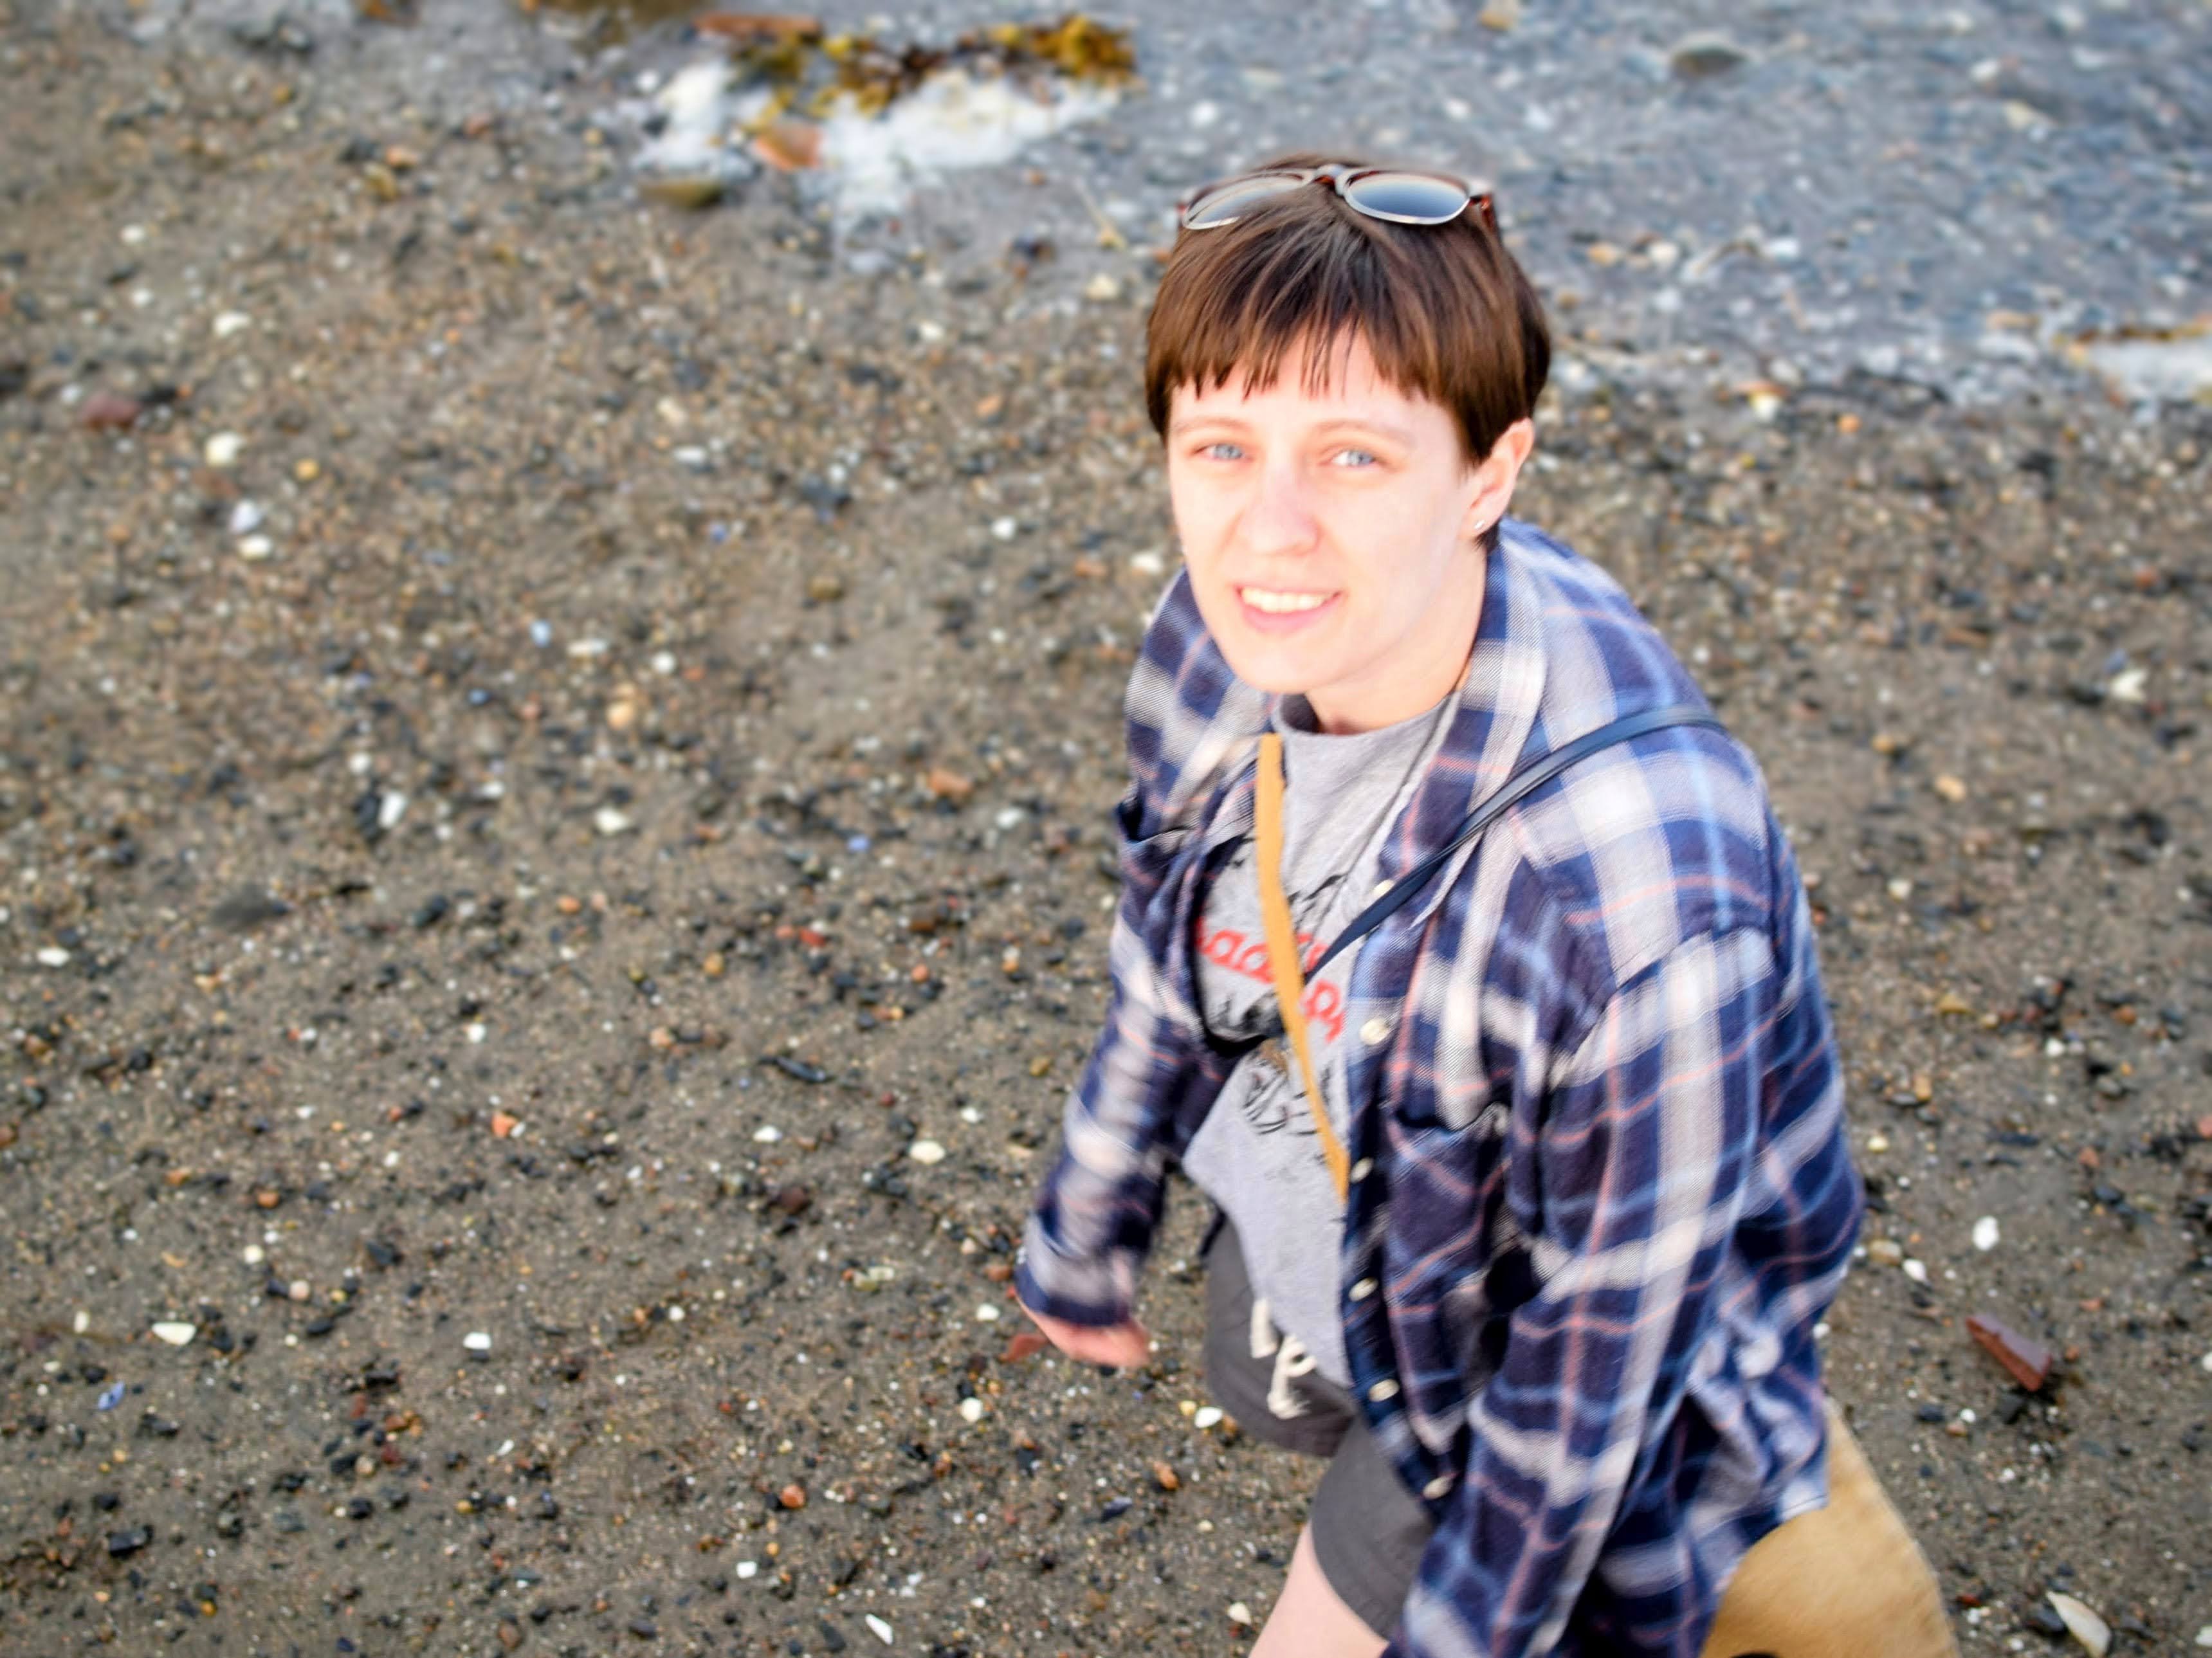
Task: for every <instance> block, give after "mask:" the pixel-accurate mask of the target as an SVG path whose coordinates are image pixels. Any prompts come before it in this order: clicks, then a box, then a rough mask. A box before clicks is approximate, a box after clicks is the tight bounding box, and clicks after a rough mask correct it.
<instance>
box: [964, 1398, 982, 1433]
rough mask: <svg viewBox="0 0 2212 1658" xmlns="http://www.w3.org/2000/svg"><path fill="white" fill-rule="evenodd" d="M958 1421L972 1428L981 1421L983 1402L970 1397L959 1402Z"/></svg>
mask: <svg viewBox="0 0 2212 1658" xmlns="http://www.w3.org/2000/svg"><path fill="white" fill-rule="evenodd" d="M960 1419H961V1420H962V1421H963V1422H965V1423H967V1424H969V1425H970V1426H973V1425H974V1424H976V1423H978V1422H981V1420H982V1419H983V1401H982V1400H980V1399H977V1398H975V1397H974V1396H972V1395H970V1396H969V1398H966V1399H963V1400H961V1401H960Z"/></svg>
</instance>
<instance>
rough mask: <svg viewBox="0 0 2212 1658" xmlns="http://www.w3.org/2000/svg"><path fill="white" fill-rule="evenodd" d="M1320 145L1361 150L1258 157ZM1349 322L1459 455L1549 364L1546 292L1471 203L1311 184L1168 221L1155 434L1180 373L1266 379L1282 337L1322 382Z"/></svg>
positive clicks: (1480, 441) (1159, 306) (1509, 410)
mask: <svg viewBox="0 0 2212 1658" xmlns="http://www.w3.org/2000/svg"><path fill="white" fill-rule="evenodd" d="M1331 159H1337V160H1346V161H1347V162H1348V164H1349V165H1352V166H1362V167H1364V166H1371V165H1373V163H1371V162H1364V161H1348V158H1341V157H1337V158H1332V157H1325V156H1319V155H1303V154H1301V155H1285V156H1281V157H1279V158H1278V159H1276V160H1274V161H1267V162H1264V163H1262V164H1261V165H1262V166H1263V167H1317V166H1320V165H1321V164H1322V162H1323V161H1328V160H1331ZM1353 335H1357V336H1358V337H1359V338H1361V339H1362V340H1363V341H1364V343H1365V344H1366V346H1367V349H1368V351H1369V352H1370V355H1372V356H1373V357H1374V359H1375V366H1376V370H1377V372H1379V373H1380V374H1382V376H1383V379H1384V380H1386V381H1388V382H1389V384H1390V385H1392V386H1396V387H1397V388H1398V389H1399V390H1400V391H1401V392H1405V393H1406V394H1407V395H1408V396H1418V397H1425V398H1428V399H1430V400H1431V402H1434V403H1437V404H1442V405H1443V407H1444V409H1445V410H1448V411H1449V413H1450V414H1451V416H1452V417H1453V419H1454V420H1455V422H1457V424H1458V427H1459V431H1460V439H1461V441H1462V445H1463V446H1464V448H1465V451H1466V456H1467V461H1468V465H1470V466H1472V465H1477V464H1478V463H1480V461H1481V460H1483V459H1485V458H1486V456H1488V454H1489V453H1490V452H1491V449H1492V447H1493V446H1495V445H1496V443H1497V442H1498V437H1499V435H1500V434H1502V433H1503V432H1504V430H1505V428H1507V427H1509V426H1510V425H1512V424H1513V422H1516V421H1517V420H1520V419H1522V418H1523V417H1524V416H1528V415H1531V414H1533V413H1534V410H1535V407H1536V399H1537V398H1538V396H1539V395H1541V393H1542V392H1543V389H1544V381H1545V379H1546V377H1547V375H1548V374H1550V372H1551V366H1552V341H1551V333H1550V331H1549V330H1548V329H1547V327H1546V326H1545V323H1544V306H1543V301H1541V300H1540V299H1539V298H1538V297H1537V295H1536V290H1535V288H1534V286H1533V285H1532V284H1531V283H1530V282H1529V281H1528V276H1527V274H1526V273H1525V272H1523V271H1522V269H1521V266H1520V264H1518V262H1516V260H1515V258H1513V256H1512V254H1510V253H1509V252H1506V250H1505V245H1504V241H1503V240H1501V239H1500V238H1499V236H1498V234H1497V233H1495V232H1493V231H1492V229H1491V228H1489V227H1488V226H1487V225H1486V224H1485V223H1484V222H1482V220H1481V218H1480V216H1479V215H1478V214H1477V213H1476V212H1475V211H1474V210H1473V209H1472V208H1470V209H1469V210H1468V211H1467V212H1464V213H1462V214H1461V215H1460V216H1459V217H1458V218H1456V219H1454V220H1453V221H1452V222H1450V223H1449V224H1445V225H1401V224H1395V223H1392V222H1389V221H1388V220H1383V219H1373V218H1370V217H1368V216H1367V215H1365V214H1364V213H1360V212H1357V211H1355V210H1353V209H1352V208H1351V207H1350V206H1348V205H1346V203H1344V202H1343V201H1341V200H1340V199H1339V198H1338V197H1337V194H1336V191H1334V190H1333V189H1331V188H1329V187H1328V185H1325V184H1313V185H1308V186H1306V187H1305V188H1304V189H1301V190H1289V191H1283V192H1282V193H1281V194H1279V195H1276V196H1272V197H1266V198H1265V199H1264V200H1262V201H1261V203H1259V204H1258V205H1256V206H1255V207H1254V208H1252V209H1250V210H1249V211H1247V212H1246V213H1245V215H1244V216H1243V217H1241V218H1239V219H1238V220H1237V222H1236V223H1234V224H1232V225H1229V226H1225V227H1224V228H1221V229H1218V230H1185V231H1183V232H1182V234H1180V235H1178V236H1177V237H1176V244H1175V248H1174V251H1173V252H1170V254H1169V256H1168V262H1167V269H1166V270H1165V272H1164V273H1163V275H1162V276H1161V278H1160V288H1159V293H1158V295H1157V296H1156V297H1155V298H1154V300H1153V301H1152V319H1151V321H1150V323H1149V324H1148V325H1147V326H1146V344H1145V403H1146V409H1147V410H1148V411H1149V412H1150V414H1151V416H1152V429H1153V430H1154V431H1155V432H1157V433H1158V434H1160V435H1161V436H1162V437H1163V438H1164V437H1165V436H1166V435H1167V429H1168V405H1169V403H1170V400H1171V399H1172V398H1173V396H1174V394H1175V392H1176V388H1178V387H1180V386H1191V387H1194V388H1195V389H1196V390H1198V391H1199V392H1206V391H1210V390H1212V388H1213V387H1215V386H1222V385H1225V384H1227V383H1228V381H1229V380H1230V379H1231V377H1232V376H1235V377H1238V378H1241V379H1243V380H1245V382H1246V383H1247V384H1249V385H1250V386H1252V387H1253V389H1255V390H1265V389H1266V388H1267V387H1268V386H1273V384H1274V382H1275V377H1276V375H1277V374H1278V373H1279V371H1280V369H1281V367H1282V361H1283V358H1284V355H1285V354H1286V353H1287V352H1289V351H1291V349H1293V348H1303V347H1307V346H1310V347H1311V348H1312V349H1311V351H1310V355H1309V356H1308V358H1307V361H1306V376H1307V389H1308V390H1309V391H1315V392H1319V391H1325V390H1327V389H1328V377H1329V375H1330V374H1331V372H1332V368H1333V365H1334V362H1335V361H1336V357H1337V355H1338V354H1337V351H1336V350H1335V349H1334V348H1336V347H1338V346H1340V345H1341V344H1345V343H1349V338H1350V337H1351V336H1353Z"/></svg>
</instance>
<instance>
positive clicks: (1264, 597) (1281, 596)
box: [1237, 587, 1329, 616]
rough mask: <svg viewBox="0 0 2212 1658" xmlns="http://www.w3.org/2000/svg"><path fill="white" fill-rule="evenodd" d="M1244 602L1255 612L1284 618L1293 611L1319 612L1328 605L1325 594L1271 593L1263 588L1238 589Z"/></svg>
mask: <svg viewBox="0 0 2212 1658" xmlns="http://www.w3.org/2000/svg"><path fill="white" fill-rule="evenodd" d="M1237 591H1238V592H1241V593H1242V594H1243V596H1244V602H1245V603H1246V604H1249V605H1250V606H1251V607H1252V608H1253V609H1254V610H1267V611H1268V612H1270V613H1271V614H1273V615H1278V616H1286V615H1288V614H1290V613H1291V612H1292V611H1294V610H1319V609H1320V608H1321V607H1322V605H1324V604H1328V597H1329V596H1328V594H1327V593H1273V592H1268V591H1267V589H1266V588H1265V587H1240V588H1239V589H1238V590H1237Z"/></svg>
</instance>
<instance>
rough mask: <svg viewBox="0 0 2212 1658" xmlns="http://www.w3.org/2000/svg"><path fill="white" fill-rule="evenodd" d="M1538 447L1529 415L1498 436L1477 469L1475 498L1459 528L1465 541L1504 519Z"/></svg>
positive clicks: (1475, 474)
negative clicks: (1529, 461)
mask: <svg viewBox="0 0 2212 1658" xmlns="http://www.w3.org/2000/svg"><path fill="white" fill-rule="evenodd" d="M1535 446H1536V426H1535V422H1533V421H1531V420H1528V418H1527V417H1526V416H1523V417H1522V419H1520V420H1516V421H1515V422H1513V424H1512V425H1510V426H1509V427H1507V428H1505V429H1504V431H1503V432H1501V433H1499V434H1498V441H1497V442H1496V443H1494V444H1493V445H1492V446H1491V450H1490V453H1489V455H1488V456H1487V457H1486V458H1485V459H1484V460H1483V462H1482V464H1481V465H1479V466H1477V467H1476V468H1475V469H1474V478H1473V481H1474V498H1473V499H1472V500H1470V501H1468V504H1467V516H1466V518H1465V519H1463V520H1462V522H1461V525H1460V534H1461V536H1462V538H1464V539H1466V540H1468V541H1473V540H1474V539H1476V538H1477V537H1480V536H1481V535H1482V534H1483V533H1484V532H1486V531H1487V530H1488V529H1489V528H1490V526H1491V525H1493V524H1495V523H1497V522H1498V519H1501V518H1504V516H1505V509H1506V508H1507V507H1509V506H1510V505H1511V504H1512V501H1513V486H1514V484H1515V483H1517V482H1519V480H1520V477H1521V468H1522V466H1523V465H1525V464H1526V463H1527V461H1528V454H1529V452H1530V451H1531V450H1533V449H1534V447H1535Z"/></svg>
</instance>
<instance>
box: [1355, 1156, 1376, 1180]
mask: <svg viewBox="0 0 2212 1658" xmlns="http://www.w3.org/2000/svg"><path fill="white" fill-rule="evenodd" d="M1374 1172H1375V1159H1374V1158H1372V1157H1362V1158H1360V1160H1359V1161H1358V1163H1353V1164H1352V1179H1353V1181H1364V1180H1365V1179H1366V1178H1367V1177H1368V1176H1369V1175H1371V1174H1373V1173H1374Z"/></svg>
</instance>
